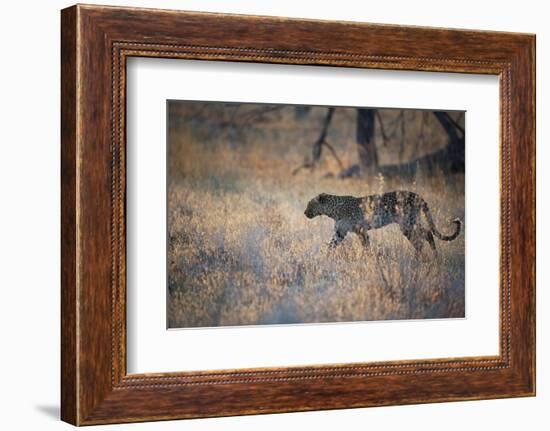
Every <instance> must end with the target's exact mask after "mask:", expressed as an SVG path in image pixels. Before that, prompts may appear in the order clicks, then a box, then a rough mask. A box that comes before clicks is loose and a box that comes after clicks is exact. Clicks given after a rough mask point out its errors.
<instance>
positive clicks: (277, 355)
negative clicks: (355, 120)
mask: <svg viewBox="0 0 550 431" xmlns="http://www.w3.org/2000/svg"><path fill="white" fill-rule="evenodd" d="M204 83H208V85H204ZM127 84H128V95H127V97H128V98H127V103H128V118H127V124H128V135H127V136H128V144H127V148H128V151H127V174H128V198H127V209H128V216H127V232H128V238H127V247H128V248H127V250H128V251H127V256H128V261H127V270H128V279H127V286H128V293H127V298H128V319H127V321H128V372H129V373H143V372H159V371H160V372H162V371H188V370H204V369H223V368H247V367H268V366H285V365H307V364H337V363H350V362H368V361H383V360H405V359H428V358H443V357H461V356H496V355H497V354H498V340H499V338H498V335H499V316H498V307H499V294H498V287H499V271H498V270H499V266H498V264H499V251H498V244H499V242H498V241H499V226H498V223H494V220H498V217H499V196H498V195H499V188H500V186H499V140H498V137H499V132H500V131H499V116H498V114H499V103H498V95H499V82H498V77H496V76H489V75H467V74H456V73H427V72H406V71H381V70H361V69H350V68H335V67H311V66H309V67H308V66H288V65H274V64H262V65H257V64H239V63H227V62H225V63H224V62H204V61H193V60H191V61H189V60H174V59H152V58H139V59H135V58H134V59H130V61H129V63H128V77H127ZM319 88H323V89H324V90H323V91H322V92H319ZM357 88H361V91H360V92H357V91H356V89H357ZM167 99H179V100H181V99H187V100H223V101H229V102H238V101H247V102H272V103H304V104H312V105H317V104H325V105H334V106H377V107H401V108H422V109H434V108H437V109H446V110H464V111H467V113H466V220H467V224H466V232H465V234H466V318H465V319H443V320H435V319H434V320H418V321H411V320H408V321H407V320H402V321H397V322H388V321H386V322H353V323H349V322H348V323H333V324H323V325H319V324H318V325H315V324H308V325H269V326H263V327H226V328H208V329H207V328H201V329H196V328H194V329H179V330H170V331H167V330H166V314H165V311H166V223H165V222H166V112H165V108H166V100H167ZM328 346H330V347H328Z"/></svg>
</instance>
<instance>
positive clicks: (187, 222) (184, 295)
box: [168, 133, 464, 327]
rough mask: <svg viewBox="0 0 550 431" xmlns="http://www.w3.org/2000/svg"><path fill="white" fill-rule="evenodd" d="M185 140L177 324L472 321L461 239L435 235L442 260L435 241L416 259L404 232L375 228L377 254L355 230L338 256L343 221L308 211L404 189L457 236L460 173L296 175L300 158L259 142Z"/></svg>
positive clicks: (173, 278)
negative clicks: (317, 201)
mask: <svg viewBox="0 0 550 431" xmlns="http://www.w3.org/2000/svg"><path fill="white" fill-rule="evenodd" d="M178 137H179V139H182V140H184V141H185V142H184V143H185V145H180V146H173V147H172V148H173V150H172V153H171V155H170V159H169V160H170V171H171V175H170V182H169V189H168V194H169V195H168V201H169V205H168V288H169V290H168V295H169V301H168V320H169V326H170V327H197V326H220V325H221V326H224V325H257V324H284V323H310V322H339V321H363V320H385V319H424V318H449V317H463V316H464V233H463V232H462V233H461V234H460V236H459V237H458V238H457V239H456V240H455V241H452V242H442V241H439V240H437V239H436V242H437V246H438V250H439V257H438V259H437V260H434V256H433V254H432V253H431V252H430V250H429V247H428V245H427V243H426V246H425V250H424V253H423V255H422V256H421V257H420V258H417V257H415V255H414V250H413V248H412V246H411V244H410V243H408V242H407V240H406V239H405V238H404V236H403V235H402V234H401V232H400V231H399V228H398V227H397V226H396V225H393V226H388V227H385V228H383V229H379V230H376V231H371V235H370V236H371V250H370V251H366V250H365V249H363V247H362V246H361V243H360V241H359V239H358V238H356V237H355V236H354V235H352V234H350V235H348V237H346V239H345V240H344V242H343V243H342V244H341V245H340V246H339V247H338V248H336V249H334V250H329V249H328V248H327V244H328V242H329V241H330V239H331V237H332V235H333V224H334V222H333V221H332V220H331V219H328V218H326V217H317V218H315V219H313V220H309V219H307V218H306V217H305V216H304V214H303V212H304V209H305V206H306V204H307V202H308V201H309V200H310V199H311V198H312V197H314V196H315V195H317V194H319V193H321V192H326V193H333V194H346V195H355V196H364V195H367V194H373V193H381V192H385V191H390V190H396V189H405V190H410V191H414V192H416V193H419V194H420V195H421V196H422V197H423V198H424V199H425V200H426V201H427V202H428V203H429V205H430V208H431V211H432V214H433V217H434V220H435V222H436V225H437V226H438V227H439V229H440V230H441V231H443V232H449V230H452V228H453V227H452V226H451V225H450V224H449V221H450V220H451V219H453V218H455V217H460V218H462V219H463V217H464V177H463V175H457V176H454V177H442V176H438V177H423V176H419V177H418V178H417V179H416V180H415V181H410V182H403V181H400V180H398V179H395V178H384V177H382V176H378V177H375V178H372V179H365V178H360V179H346V180H341V179H336V178H335V177H326V176H325V174H326V171H327V166H323V167H321V168H319V169H318V170H316V171H313V172H309V171H303V172H301V173H300V174H299V175H296V176H292V175H291V171H292V169H293V168H294V167H295V166H296V164H299V163H300V158H299V157H300V155H299V153H297V152H296V153H292V152H290V153H289V154H288V155H287V156H286V157H285V159H284V160H283V159H281V158H270V155H269V153H268V150H267V149H266V146H265V145H264V146H262V143H261V142H252V143H249V145H248V147H246V148H244V149H243V150H242V151H235V150H229V149H227V148H226V146H223V145H210V146H208V147H204V146H201V145H200V144H199V143H197V142H196V141H195V140H194V139H193V137H192V136H191V135H190V134H185V133H183V134H181V133H180V134H179V135H178ZM327 163H330V161H329V162H327ZM328 168H330V166H329V167H328Z"/></svg>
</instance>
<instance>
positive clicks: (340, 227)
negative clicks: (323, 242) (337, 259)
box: [328, 220, 350, 248]
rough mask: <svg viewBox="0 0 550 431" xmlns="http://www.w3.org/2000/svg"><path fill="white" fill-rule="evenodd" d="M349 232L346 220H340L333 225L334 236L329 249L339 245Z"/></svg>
mask: <svg viewBox="0 0 550 431" xmlns="http://www.w3.org/2000/svg"><path fill="white" fill-rule="evenodd" d="M349 230H350V223H349V222H347V221H346V220H340V221H338V222H336V224H335V225H334V236H333V237H332V240H331V241H330V243H329V245H328V246H329V248H335V247H336V246H337V245H338V244H340V243H341V242H342V241H343V240H344V238H345V237H346V235H347V233H348V231H349Z"/></svg>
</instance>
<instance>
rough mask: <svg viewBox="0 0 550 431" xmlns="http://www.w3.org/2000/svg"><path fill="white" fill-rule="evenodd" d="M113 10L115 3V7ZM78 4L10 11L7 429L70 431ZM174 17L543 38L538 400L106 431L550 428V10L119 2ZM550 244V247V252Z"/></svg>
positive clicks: (514, 5)
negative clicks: (65, 245) (62, 112)
mask: <svg viewBox="0 0 550 431" xmlns="http://www.w3.org/2000/svg"><path fill="white" fill-rule="evenodd" d="M102 3H108V4H114V3H113V2H109V1H107V0H105V1H103V2H102ZM69 4H70V3H68V2H64V1H57V0H52V1H48V2H39V1H27V2H5V4H3V5H2V6H3V8H2V15H1V17H0V31H1V32H2V38H1V40H2V48H3V49H2V54H3V55H2V64H1V66H0V74H1V79H0V96H1V98H0V100H1V105H0V106H1V107H2V108H1V109H2V115H1V116H0V118H1V119H2V121H1V123H0V152H1V153H0V180H1V182H0V184H2V185H1V189H0V190H1V192H2V198H3V199H2V207H1V209H0V253H1V255H0V262H1V263H2V265H1V267H0V287H1V295H2V297H1V298H0V319H1V324H2V325H1V327H2V333H1V334H2V352H1V354H0V366H1V370H2V380H1V382H0V397H1V400H0V401H1V402H2V404H1V405H2V415H1V416H0V424H1V426H2V428H4V429H9V430H18V429H40V430H52V429H69V428H70V427H69V426H68V425H66V424H63V423H60V422H59V421H58V420H57V416H58V409H59V402H58V399H59V387H58V385H59V372H60V371H59V218H60V215H59V88H60V86H59V9H60V8H62V7H65V6H68V5H69ZM116 4H121V5H124V4H126V5H133V6H150V7H153V6H154V7H166V8H174V9H189V10H210V11H220V12H234V13H250V14H264V15H283V16H295V17H309V18H324V19H342V20H358V21H370V22H381V23H395V24H413V25H431V26H441V27H446V26H448V27H457V28H478V29H491V30H506V31H525V32H536V33H537V76H538V81H537V117H538V119H539V121H538V124H537V141H538V153H537V154H538V173H537V176H538V204H537V211H538V215H537V218H538V220H539V227H538V238H537V248H538V262H539V267H538V269H537V278H538V289H537V312H538V318H537V325H538V326H537V327H538V330H537V335H538V337H537V338H538V344H537V353H538V378H537V383H538V391H537V392H538V396H537V397H536V398H524V399H508V400H493V401H475V402H460V403H444V404H436V405H418V406H405V407H400V406H398V407H385V408H371V409H356V410H341V411H329V412H310V413H293V414H284V415H268V416H249V417H237V418H223V419H207V420H195V421H186V422H181V421H179V422H178V421H174V422H164V423H156V424H134V425H123V426H116V427H114V426H106V427H99V428H97V429H101V428H106V429H118V430H121V429H136V430H137V429H147V430H157V429H158V430H164V429H166V430H167V429H178V430H227V429H232V430H237V429H238V430H257V429H267V430H279V429H284V428H290V429H292V428H298V429H300V428H305V429H317V430H321V429H323V430H324V429H326V430H334V429H361V430H364V429H365V428H366V427H368V428H370V429H387V430H394V429H407V430H422V431H428V430H441V429H445V430H448V431H451V430H466V429H476V428H480V427H491V428H493V429H498V430H516V429H534V430H537V429H541V430H542V429H547V427H548V423H549V422H550V414H549V411H548V410H549V409H548V405H549V403H550V373H549V369H550V366H549V365H548V362H549V361H550V355H549V346H550V342H549V337H550V332H549V329H548V326H549V324H550V321H549V319H548V310H549V309H550V300H549V296H548V294H546V293H545V292H544V288H543V287H544V285H545V284H548V282H549V279H548V277H549V274H550V273H549V272H548V270H545V269H546V268H545V267H544V265H543V264H544V262H545V261H548V259H549V258H550V255H549V252H550V250H549V249H548V244H549V243H550V228H549V227H548V224H547V223H546V224H545V223H544V222H542V220H544V219H546V220H548V218H549V217H550V195H549V194H548V192H547V190H546V187H545V186H548V185H549V181H550V174H549V170H548V169H546V172H543V169H542V167H543V166H548V165H549V164H550V150H549V149H548V146H546V145H544V143H545V142H547V141H548V139H549V133H550V126H548V122H547V121H545V119H547V118H549V117H550V99H549V96H550V94H549V91H548V90H549V88H548V86H549V83H550V70H549V62H548V58H549V57H548V52H550V42H549V41H550V28H549V27H548V17H549V14H548V12H547V11H546V10H545V9H544V8H545V2H542V1H535V0H532V1H530V0H524V1H521V2H518V1H514V2H506V1H494V2H480V1H478V0H476V1H470V0H461V1H456V2H452V3H445V4H443V3H441V1H415V2H411V1H406V0H403V1H389V0H388V1H378V2H358V1H356V0H355V1H354V0H339V1H338V2H328V1H326V2H311V1H309V2H307V1H302V2H299V1H297V0H272V1H261V2H260V1H255V2H246V1H237V0H218V1H215V0H197V1H166V0H164V1H163V0H161V1H153V0H149V1H144V0H141V1H140V0H133V1H130V2H127V1H122V0H121V1H118V2H116ZM543 243H544V244H543Z"/></svg>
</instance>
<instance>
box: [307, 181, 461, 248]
mask: <svg viewBox="0 0 550 431" xmlns="http://www.w3.org/2000/svg"><path fill="white" fill-rule="evenodd" d="M422 214H424V216H425V219H426V221H427V226H425V225H423V223H422V221H421V215H422ZM304 215H305V216H306V217H307V218H308V219H313V218H314V217H318V216H328V217H330V218H331V219H333V220H334V222H335V223H334V236H333V238H332V240H331V241H330V243H329V247H330V248H335V247H336V246H337V245H339V244H341V243H342V241H343V240H344V238H345V237H346V235H347V234H348V233H350V232H351V233H354V234H356V235H357V236H358V237H359V238H360V240H361V242H362V244H363V246H364V247H365V248H366V249H370V239H369V234H368V232H369V231H370V230H371V229H380V228H382V227H384V226H387V225H389V224H392V223H396V224H398V225H399V228H400V230H401V232H402V233H403V235H404V236H405V237H406V238H407V239H408V240H409V242H410V243H411V244H412V246H413V247H414V250H415V252H416V254H417V255H419V254H420V253H421V252H422V250H423V246H424V244H425V241H426V242H427V243H428V244H429V245H430V247H431V249H432V251H433V253H434V254H435V255H436V256H437V248H436V244H435V240H434V236H435V237H437V238H438V239H440V240H442V241H453V240H454V239H456V238H457V237H458V235H459V234H460V229H461V226H462V222H461V220H460V219H459V218H455V219H454V220H452V221H451V223H452V224H454V225H455V229H454V232H453V233H451V234H450V235H444V234H442V233H441V232H440V231H439V230H438V229H437V227H436V225H435V223H434V220H433V217H432V214H431V212H430V208H429V206H428V203H427V202H426V201H425V200H424V199H423V198H422V197H421V196H420V195H418V194H416V193H414V192H410V191H406V190H396V191H391V192H387V193H383V194H374V195H369V196H363V197H355V196H339V195H331V194H327V193H321V194H320V195H317V196H316V197H314V198H313V199H311V200H310V201H309V203H308V204H307V207H306V210H305V211H304Z"/></svg>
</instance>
